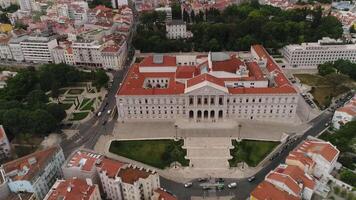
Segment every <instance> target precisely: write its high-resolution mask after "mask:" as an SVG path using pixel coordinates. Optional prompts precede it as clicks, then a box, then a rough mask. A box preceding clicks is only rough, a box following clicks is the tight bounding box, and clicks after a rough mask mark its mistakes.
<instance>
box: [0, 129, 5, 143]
mask: <svg viewBox="0 0 356 200" xmlns="http://www.w3.org/2000/svg"><path fill="white" fill-rule="evenodd" d="M5 138H6V133H5V130H4V127H3V126H2V125H0V140H3V139H5Z"/></svg>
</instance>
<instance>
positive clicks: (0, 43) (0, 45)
mask: <svg viewBox="0 0 356 200" xmlns="http://www.w3.org/2000/svg"><path fill="white" fill-rule="evenodd" d="M10 39H11V36H8V35H1V36H0V59H1V60H12V54H11V50H10V47H9V44H8V43H9V41H10Z"/></svg>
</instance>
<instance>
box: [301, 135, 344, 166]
mask: <svg viewBox="0 0 356 200" xmlns="http://www.w3.org/2000/svg"><path fill="white" fill-rule="evenodd" d="M295 150H296V151H299V152H303V153H314V154H320V155H321V156H322V157H324V158H325V159H326V160H327V161H329V162H332V161H333V160H335V158H336V157H337V156H338V155H339V150H338V149H337V148H336V147H334V146H333V145H332V144H330V143H329V142H324V141H314V140H307V141H305V142H303V143H302V144H300V145H299V146H298V147H297V149H295Z"/></svg>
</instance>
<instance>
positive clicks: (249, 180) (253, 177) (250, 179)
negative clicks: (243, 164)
mask: <svg viewBox="0 0 356 200" xmlns="http://www.w3.org/2000/svg"><path fill="white" fill-rule="evenodd" d="M255 179H256V177H255V176H251V177H250V178H248V179H247V180H248V182H252V181H254V180H255Z"/></svg>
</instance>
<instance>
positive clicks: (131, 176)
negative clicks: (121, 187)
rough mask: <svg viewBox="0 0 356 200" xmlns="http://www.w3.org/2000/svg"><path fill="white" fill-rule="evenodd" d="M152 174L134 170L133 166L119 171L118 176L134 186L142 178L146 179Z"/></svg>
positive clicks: (143, 170)
mask: <svg viewBox="0 0 356 200" xmlns="http://www.w3.org/2000/svg"><path fill="white" fill-rule="evenodd" d="M151 174H152V173H151V172H147V171H146V170H145V169H138V168H133V167H132V166H130V167H127V168H123V169H121V170H120V171H119V174H118V176H119V177H120V178H121V180H122V182H124V183H129V184H133V183H135V182H136V181H138V180H139V179H140V178H142V179H145V178H147V177H148V176H150V175H151Z"/></svg>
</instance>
